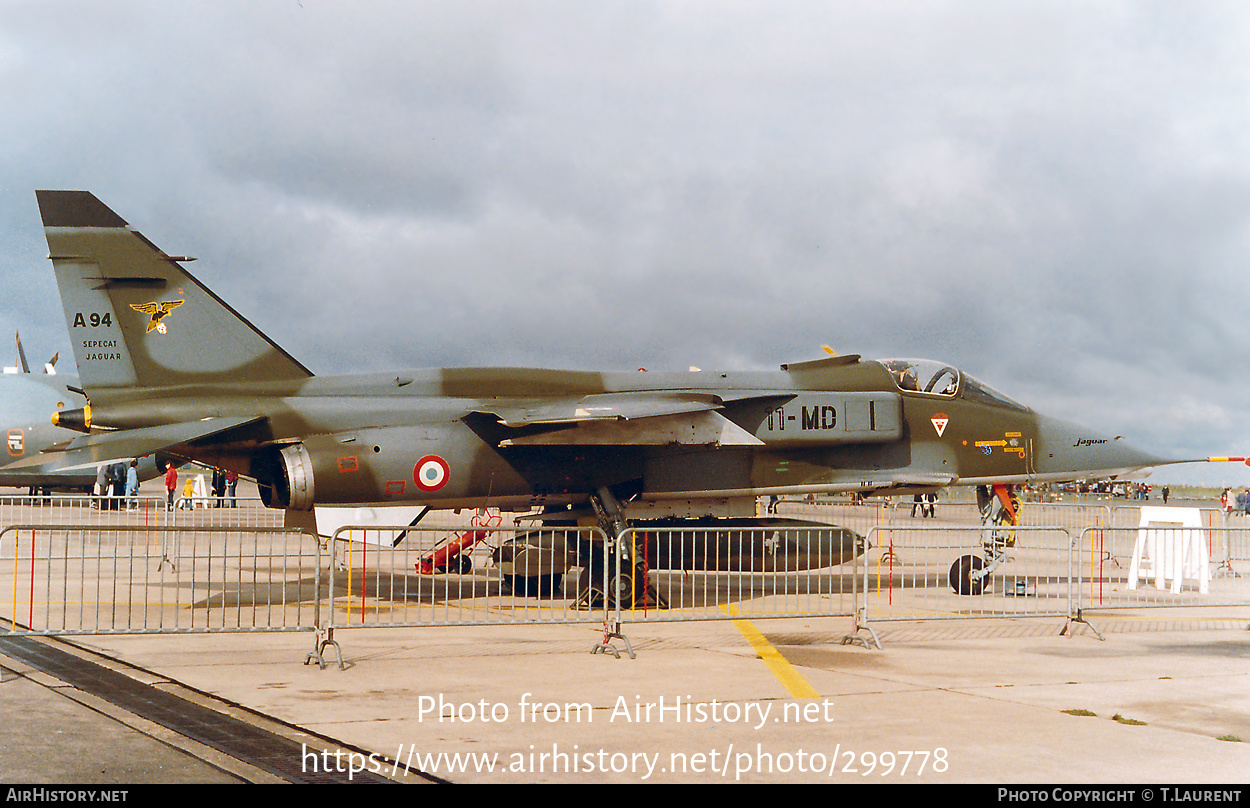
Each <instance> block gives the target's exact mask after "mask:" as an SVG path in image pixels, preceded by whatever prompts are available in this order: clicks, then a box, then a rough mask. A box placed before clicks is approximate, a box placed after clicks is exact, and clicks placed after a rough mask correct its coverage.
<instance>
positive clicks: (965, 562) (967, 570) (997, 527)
mask: <svg viewBox="0 0 1250 808" xmlns="http://www.w3.org/2000/svg"><path fill="white" fill-rule="evenodd" d="M977 507H978V508H979V509H980V511H981V524H982V525H984V526H985V530H984V531H983V536H982V540H981V547H982V555H981V556H976V555H965V556H960V557H959V558H957V559H955V563H954V564H951V570H950V585H951V588H952V589H954V590H955V592H956V593H957V594H960V595H979V594H981V593H982V592H984V591H985V586H986V584H987V583H988V582H989V577H990V575H992V574H993V573H994V570H996V569H998V568H999V567H1000V566H1002V565H1003V564H1004V563H1005V562H1007V561H1010V560H1011V559H1009V558H1008V557H1007V549H1008V548H1010V547H1015V546H1016V531H1014V530H1012V529H1011V528H1014V527H1017V526H1018V525H1019V524H1020V491H1019V489H1018V488H1017V487H1016V486H1014V485H1003V484H998V485H995V486H993V489H991V488H990V487H989V486H985V485H979V486H977Z"/></svg>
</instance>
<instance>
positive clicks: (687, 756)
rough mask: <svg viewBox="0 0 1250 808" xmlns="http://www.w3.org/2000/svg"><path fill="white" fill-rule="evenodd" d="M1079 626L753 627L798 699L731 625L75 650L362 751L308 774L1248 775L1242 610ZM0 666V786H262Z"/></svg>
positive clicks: (449, 777)
mask: <svg viewBox="0 0 1250 808" xmlns="http://www.w3.org/2000/svg"><path fill="white" fill-rule="evenodd" d="M1092 622H1094V623H1095V625H1097V627H1098V628H1099V629H1100V631H1102V633H1103V634H1104V635H1105V636H1106V640H1105V641H1100V640H1098V639H1097V638H1095V637H1094V636H1093V635H1092V633H1089V632H1088V630H1087V629H1085V628H1084V627H1081V626H1078V627H1077V629H1076V631H1075V636H1059V631H1060V629H1061V628H1062V621H1056V620H1054V619H1045V618H1038V619H1028V620H1012V619H994V620H977V621H971V622H967V623H950V622H944V623H903V624H890V625H888V626H881V627H879V628H878V634H879V635H880V637H881V640H882V643H883V646H884V647H883V648H882V649H881V650H877V649H872V650H869V649H866V648H863V647H858V646H851V645H842V644H841V639H842V637H843V635H844V634H845V632H846V630H847V629H848V623H847V621H846V620H843V619H815V620H803V619H800V620H787V621H780V620H773V621H758V622H755V623H754V624H753V625H754V626H755V628H757V629H758V630H759V631H760V632H761V633H762V635H763V637H764V638H765V639H766V640H767V641H768V643H769V646H770V647H771V648H773V649H775V650H776V651H777V652H778V653H779V655H780V657H781V658H783V659H784V660H786V661H787V662H788V663H789V665H790V666H791V669H792V671H793V672H794V673H795V674H797V675H798V676H800V677H801V679H802V680H803V681H805V682H806V683H807V684H808V685H809V686H810V687H811V688H812V692H811V693H809V695H808V697H806V698H798V697H795V696H794V695H792V694H791V692H790V691H789V690H788V689H787V682H786V681H783V679H782V678H779V676H778V675H776V674H775V673H774V671H773V668H771V667H770V666H769V665H768V664H766V661H765V658H767V657H769V656H770V654H769V653H768V652H767V651H765V652H764V653H763V655H761V652H760V650H759V646H758V643H757V645H752V643H751V642H750V641H749V639H748V637H747V636H746V635H744V633H743V632H742V631H741V630H740V629H739V628H738V626H737V625H736V624H735V623H733V622H705V623H698V624H648V625H640V626H632V627H627V629H626V633H627V634H628V636H629V637H630V638H631V640H632V644H633V647H634V649H635V651H636V652H637V654H638V656H637V658H636V659H632V660H631V659H629V658H628V657H627V656H623V657H622V658H621V659H614V658H613V657H611V656H604V655H592V654H590V653H589V649H590V647H591V646H592V645H593V644H594V643H596V642H597V641H598V639H599V638H600V637H599V633H598V632H596V631H593V630H591V629H590V628H588V627H586V626H513V627H502V626H501V627H487V628H438V629H358V630H340V631H339V632H338V637H337V638H338V640H339V642H340V644H341V646H342V648H343V652H344V656H345V659H346V661H347V664H348V667H347V669H346V670H340V669H339V668H338V667H337V666H335V665H331V666H329V667H327V668H326V669H325V670H321V669H319V668H318V667H317V666H316V665H305V664H303V660H304V657H305V655H306V653H307V651H308V650H310V648H311V644H312V635H308V634H305V635H269V636H257V635H249V636H233V635H205V636H174V637H152V636H146V637H145V636H109V637H94V638H89V639H86V640H78V641H76V643H77V644H79V645H81V646H83V647H85V648H89V649H93V650H96V651H99V652H101V653H103V654H106V655H108V656H111V657H116V658H118V659H122V660H125V661H127V662H129V663H133V664H135V665H138V666H140V667H141V668H142V669H144V670H146V671H149V672H154V673H156V674H158V678H159V680H160V681H161V682H162V683H164V686H170V685H169V684H168V683H176V684H177V686H178V687H183V688H185V689H187V690H188V691H192V692H194V691H199V692H202V694H204V695H203V697H202V698H203V699H204V700H213V699H220V700H222V701H221V702H219V703H220V704H223V705H242V706H244V707H246V708H249V709H250V710H254V711H257V712H258V713H261V714H264V715H268V716H273V717H275V718H277V719H280V720H281V721H282V722H285V723H286V724H288V725H293V726H295V727H301V728H305V729H307V730H309V731H311V732H315V733H317V734H318V735H319V736H322V737H329V738H334V739H337V740H339V741H341V742H343V743H345V744H350V745H351V746H352V747H353V748H355V749H360V750H368V751H370V752H373V753H375V754H376V756H377V757H376V758H374V759H373V760H372V761H370V760H368V759H367V758H365V757H364V756H363V755H362V754H359V753H358V756H357V758H356V759H355V760H354V761H353V760H352V759H351V758H350V757H349V754H348V753H347V752H343V753H342V754H338V755H336V752H339V749H338V748H337V747H336V746H334V745H333V744H326V748H321V749H318V748H316V743H313V744H311V745H309V747H308V748H307V752H308V753H309V754H304V755H303V758H304V762H303V765H304V766H305V767H308V766H312V767H316V766H318V765H320V766H327V765H329V766H332V767H338V768H341V769H344V770H346V769H347V768H349V767H350V766H352V765H356V766H362V765H372V766H373V767H374V768H375V769H379V768H381V769H385V773H386V774H387V775H394V776H393V777H392V779H395V780H398V781H400V782H405V781H411V782H425V781H426V779H425V778H422V777H419V776H417V774H416V771H417V770H424V771H425V772H427V773H434V774H436V775H437V777H438V778H440V779H442V780H445V781H450V782H456V783H536V782H560V783H565V782H614V783H634V782H738V781H740V782H754V783H764V782H767V783H789V782H883V783H931V782H943V783H951V782H958V783H1055V784H1060V783H1130V784H1134V783H1135V784H1141V783H1212V784H1225V783H1241V782H1244V781H1245V779H1246V775H1247V773H1248V772H1250V746H1247V744H1246V743H1245V742H1244V741H1248V740H1250V633H1247V630H1246V627H1247V623H1248V622H1250V612H1247V611H1246V610H1223V611H1222V612H1221V613H1220V614H1203V615H1195V614H1175V613H1172V614H1159V613H1153V612H1142V613H1132V614H1130V613H1117V614H1114V615H1108V616H1099V617H1095V618H1092ZM762 656H763V657H764V658H762ZM0 664H4V665H5V667H8V668H10V670H13V669H16V671H17V675H16V676H14V675H6V677H5V678H6V679H7V681H5V682H4V683H3V684H0V694H3V698H4V701H5V702H7V703H9V704H15V703H19V704H22V705H23V707H24V708H25V709H23V711H22V712H23V720H21V721H10V722H6V724H7V726H5V728H4V731H3V733H0V743H2V745H0V771H3V772H4V776H3V778H2V779H3V780H5V781H7V782H15V781H16V782H41V783H71V782H72V783H82V782H112V783H117V782H228V781H232V780H235V781H240V780H241V781H253V782H255V781H257V780H258V779H259V780H260V781H265V780H264V779H263V778H257V777H255V776H254V773H249V771H248V768H247V766H246V761H244V762H243V765H242V766H236V767H234V770H233V771H231V766H230V765H229V763H226V762H223V761H221V760H213V759H210V758H208V756H207V755H204V754H202V750H200V751H197V750H196V749H195V748H194V747H191V748H188V747H186V746H185V745H184V746H182V747H178V746H176V745H172V746H171V741H170V738H168V737H166V735H163V734H162V733H159V732H155V731H154V730H153V729H152V727H151V726H148V725H145V724H144V722H142V721H139V722H127V721H126V720H125V717H124V716H114V715H110V714H109V713H108V711H105V710H99V709H98V706H82V702H83V701H84V700H88V701H89V700H90V695H89V694H88V696H87V697H86V698H85V699H84V697H82V696H81V694H80V693H78V692H77V691H75V692H72V693H67V691H66V688H64V687H59V686H58V685H57V683H55V682H49V681H46V680H43V679H41V677H40V676H39V675H36V674H31V673H29V672H28V671H25V670H22V669H21V666H20V665H15V664H14V663H13V662H12V661H5V660H3V659H0ZM791 684H793V682H791ZM67 695H68V696H69V697H70V698H68V699H67V698H66V696H67ZM440 704H441V705H442V706H443V708H444V710H445V711H447V713H448V714H446V715H444V716H443V717H442V718H441V719H440V717H439V709H438V708H439V706H440ZM583 706H584V707H583ZM221 709H228V707H225V706H223V707H222V708H221ZM1071 711H1081V712H1080V714H1072V713H1071ZM1115 716H1119V717H1120V718H1119V719H1118V720H1117V719H1116V718H1115ZM1122 722H1123V723H1122ZM1221 738H1225V739H1226V740H1221ZM1233 738H1236V739H1240V741H1238V740H1231V739H1233ZM440 756H441V757H440ZM457 756H459V757H457ZM396 761H397V763H396ZM405 770H407V772H409V774H407V776H406V775H405Z"/></svg>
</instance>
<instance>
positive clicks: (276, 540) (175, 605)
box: [0, 524, 322, 635]
mask: <svg viewBox="0 0 1250 808" xmlns="http://www.w3.org/2000/svg"><path fill="white" fill-rule="evenodd" d="M321 567H322V564H321V543H320V542H319V541H318V540H317V538H316V537H315V536H311V535H310V534H307V533H305V532H302V531H300V530H295V529H286V528H261V527H249V528H246V529H242V530H240V529H237V528H231V527H208V526H205V527H173V526H152V527H150V528H146V529H137V528H136V527H135V526H133V525H74V524H65V525H56V526H49V525H46V524H26V525H10V526H9V527H6V528H4V529H3V530H0V618H2V619H3V622H4V623H7V624H8V625H7V627H6V628H7V630H8V631H9V632H11V633H16V634H35V635H54V634H56V635H62V634H146V633H208V632H218V631H316V630H317V627H318V625H319V623H320V615H319V612H318V609H319V607H320V599H321V596H322V590H321V580H320V575H319V574H318V570H319V569H320V568H321Z"/></svg>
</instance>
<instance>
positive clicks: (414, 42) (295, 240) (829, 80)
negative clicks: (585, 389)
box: [0, 0, 1250, 480]
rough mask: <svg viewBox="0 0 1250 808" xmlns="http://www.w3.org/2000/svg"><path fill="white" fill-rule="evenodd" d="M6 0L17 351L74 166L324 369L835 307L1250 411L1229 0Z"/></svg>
mask: <svg viewBox="0 0 1250 808" xmlns="http://www.w3.org/2000/svg"><path fill="white" fill-rule="evenodd" d="M0 9H2V10H3V14H0V93H2V94H3V97H4V98H5V101H6V113H5V115H4V116H0V136H2V137H3V142H4V143H5V147H6V151H5V155H6V157H5V159H4V161H3V163H0V165H3V167H4V168H3V170H4V176H3V181H2V182H0V204H2V205H3V209H4V210H5V211H7V212H8V214H9V215H7V216H6V217H4V219H3V220H2V221H0V239H3V243H4V245H5V247H6V249H5V251H4V254H3V255H2V256H0V261H3V262H4V265H5V270H6V271H5V272H4V273H3V276H0V294H3V296H4V299H5V300H7V301H10V304H9V306H8V307H7V308H6V310H5V316H4V317H3V318H0V328H3V327H5V326H7V327H11V328H21V329H22V330H23V331H24V332H26V333H27V334H29V336H28V337H27V338H26V341H27V343H28V345H29V346H30V347H31V351H32V353H35V354H40V353H42V352H44V350H47V352H49V353H50V350H48V349H60V350H62V351H63V353H66V354H67V355H68V344H67V343H66V337H65V334H64V330H63V328H61V327H60V326H59V319H60V313H59V307H58V306H57V304H56V302H55V291H54V287H53V285H52V283H51V277H50V276H51V273H50V272H49V271H48V268H47V266H46V261H45V260H44V258H43V256H44V255H45V253H46V247H45V246H44V245H43V244H42V235H41V234H40V233H39V228H38V221H37V214H36V212H35V209H34V202H33V194H32V193H31V191H32V190H33V189H34V188H36V187H74V188H86V189H89V190H92V191H94V192H95V193H96V194H97V195H99V196H100V197H101V198H102V199H104V201H105V202H106V203H108V204H110V205H111V206H113V207H114V208H115V209H117V210H118V212H119V213H121V214H122V215H123V216H124V217H125V218H127V219H128V220H129V221H130V222H131V223H132V224H133V225H135V226H136V227H137V228H138V229H140V230H141V231H142V232H144V233H145V235H147V236H149V238H151V239H152V240H153V241H155V242H156V243H157V244H160V245H161V246H162V247H165V248H166V249H168V250H169V251H171V252H175V253H188V254H192V255H198V256H200V258H201V259H202V260H201V261H200V262H198V263H196V264H193V265H192V267H191V268H192V270H193V271H195V272H196V273H197V274H198V275H199V276H200V277H201V278H202V279H204V280H205V281H206V282H207V283H208V284H209V285H210V286H212V288H214V289H215V290H216V291H217V292H219V293H220V294H221V295H222V296H223V297H225V298H226V299H227V300H229V301H230V302H231V303H232V304H233V305H235V306H236V307H237V308H238V309H240V311H242V312H243V313H244V314H245V315H246V316H248V317H249V318H250V319H251V320H253V322H255V323H256V324H257V325H258V326H259V327H261V328H262V329H263V330H265V331H266V332H267V333H269V334H270V335H271V336H273V337H274V339H275V340H277V341H278V342H279V343H280V344H281V345H283V346H284V347H285V348H287V349H288V350H289V351H291V352H292V353H293V354H295V355H296V356H298V357H301V358H302V359H304V360H305V361H306V362H307V363H308V364H309V365H310V366H311V367H313V369H314V370H316V371H317V372H324V373H330V372H340V371H348V370H352V369H383V368H387V367H392V366H403V365H409V366H412V365H425V364H524V365H559V366H572V367H581V368H589V367H614V368H628V369H632V368H634V367H639V366H646V367H651V368H684V367H686V366H687V365H698V366H701V367H705V368H714V367H729V368H748V367H770V366H775V365H776V364H777V363H779V362H783V361H793V360H797V359H805V358H811V357H814V356H817V355H819V353H820V350H819V346H820V345H821V344H822V343H829V344H832V345H833V346H834V347H835V348H837V349H838V350H841V351H846V352H860V353H864V354H865V355H868V356H881V355H903V356H907V355H911V356H915V355H921V356H926V355H932V356H936V357H938V358H943V359H946V360H948V361H951V362H954V363H956V364H958V365H960V366H962V367H964V368H965V369H967V370H969V371H971V372H972V373H974V374H975V375H977V376H978V377H980V378H982V379H984V380H985V381H988V382H990V383H992V384H995V385H996V386H999V387H1001V388H1002V389H1003V390H1004V391H1005V392H1007V393H1009V394H1011V395H1013V396H1015V397H1017V398H1020V399H1022V400H1025V401H1027V402H1029V403H1031V404H1033V405H1035V406H1036V407H1037V408H1038V409H1041V410H1043V411H1047V412H1050V413H1052V414H1054V415H1057V416H1060V417H1065V418H1069V419H1071V420H1076V421H1079V422H1084V423H1088V424H1090V425H1091V426H1094V427H1097V428H1101V429H1105V430H1107V431H1111V432H1112V433H1115V434H1125V435H1127V436H1129V437H1130V438H1131V439H1133V440H1134V441H1135V442H1137V443H1139V444H1141V445H1142V446H1143V447H1146V448H1150V449H1155V450H1158V451H1169V452H1173V453H1176V454H1180V455H1194V454H1206V453H1216V452H1236V451H1239V450H1241V449H1250V429H1247V428H1246V416H1247V405H1246V404H1245V402H1246V401H1247V400H1250V384H1247V383H1246V382H1244V381H1242V380H1241V377H1240V374H1239V373H1238V372H1237V371H1236V368H1237V367H1238V366H1239V362H1240V359H1239V357H1240V355H1241V354H1242V353H1243V352H1244V350H1245V348H1246V344H1247V343H1246V334H1245V327H1244V325H1243V323H1244V312H1245V311H1246V308H1247V304H1248V303H1250V294H1247V292H1246V279H1245V273H1244V272H1243V271H1242V269H1241V264H1242V262H1243V261H1244V260H1245V256H1246V255H1247V254H1250V251H1248V249H1247V248H1248V247H1250V243H1248V242H1250V233H1248V231H1247V223H1248V222H1250V217H1248V215H1247V214H1248V213H1250V159H1248V158H1247V154H1250V149H1247V148H1246V147H1247V145H1250V144H1248V143H1247V138H1248V137H1250V136H1248V135H1247V133H1248V132H1250V126H1248V125H1247V124H1250V121H1247V120H1246V119H1247V117H1248V113H1246V112H1245V110H1247V109H1250V105H1247V103H1246V101H1247V100H1248V96H1250V69H1248V68H1250V59H1248V58H1247V53H1246V46H1245V44H1244V43H1245V42H1247V41H1250V37H1248V36H1247V34H1248V33H1250V32H1248V31H1247V30H1246V29H1247V14H1246V12H1244V11H1243V10H1242V9H1241V7H1240V6H1238V5H1235V4H1223V5H1222V4H1204V5H1202V6H1200V7H1185V8H1179V7H1178V8H1176V9H1171V8H1168V7H1140V6H1135V5H1127V6H1121V5H1110V4H1108V5H1098V6H1093V7H1091V6H1090V5H1089V4H1084V3H1014V4H1010V5H1009V6H1004V5H1003V4H999V3H990V2H952V3H941V4H931V3H911V2H898V3H890V2H885V3H860V4H852V3H828V2H813V3H785V4H766V3H732V2H730V3H726V2H716V3H700V2H652V3H638V2H632V3H595V4H580V3H560V2H549V3H548V2H527V3H511V2H508V3H504V2H499V3H491V2H480V3H463V2H456V3H452V2H446V3H438V2H431V3H419V4H418V3H406V2H366V3H352V4H346V3H328V2H317V0H303V2H294V1H293V0H292V2H262V3H255V2H248V3H230V2H214V3H139V2H134V3H127V2H113V3H108V4H99V3H86V2H84V3H68V2H64V3H62V2H3V3H0ZM0 333H3V332H2V331H0ZM45 346H46V347H45ZM1221 473H1224V472H1221ZM1238 474H1239V475H1240V476H1236V477H1232V478H1230V480H1232V479H1245V478H1247V477H1248V476H1250V475H1248V474H1247V473H1246V472H1245V471H1244V470H1243V471H1242V472H1238Z"/></svg>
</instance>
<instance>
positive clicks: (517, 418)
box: [479, 392, 792, 446]
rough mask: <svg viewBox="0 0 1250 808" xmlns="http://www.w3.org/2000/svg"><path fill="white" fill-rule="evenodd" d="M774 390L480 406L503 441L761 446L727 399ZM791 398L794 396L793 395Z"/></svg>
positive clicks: (606, 395) (621, 395)
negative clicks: (728, 408) (727, 412)
mask: <svg viewBox="0 0 1250 808" xmlns="http://www.w3.org/2000/svg"><path fill="white" fill-rule="evenodd" d="M776 397H777V396H776V395H775V394H772V393H768V394H757V393H752V394H749V395H746V396H743V395H735V394H733V393H728V392H727V393H726V394H724V395H711V394H701V393H653V392H630V393H596V394H592V395H587V396H580V397H577V398H572V397H569V398H561V399H555V400H552V399H544V400H538V401H533V402H528V403H522V404H515V405H502V406H499V405H496V406H491V407H485V408H482V409H480V410H479V412H481V413H485V414H487V415H491V416H494V417H495V418H496V419H497V420H498V422H499V424H501V425H502V426H503V427H506V429H505V430H504V432H503V435H502V437H501V438H500V439H499V445H500V446H584V445H599V446H663V445H668V444H674V443H676V444H688V445H708V444H716V445H721V446H731V445H732V446H762V445H764V442H763V441H762V440H760V439H759V438H757V437H756V436H754V435H752V434H751V433H750V432H748V431H747V430H745V429H743V428H742V427H740V426H738V425H737V424H735V423H734V422H733V421H731V420H729V419H728V418H726V417H725V416H724V415H722V414H721V413H720V412H718V411H719V410H722V409H723V408H724V407H725V404H726V402H727V401H740V400H742V399H743V398H761V399H772V398H776ZM789 397H792V395H791V396H789Z"/></svg>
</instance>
